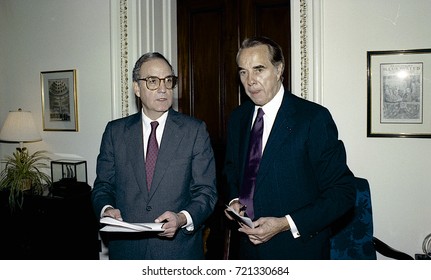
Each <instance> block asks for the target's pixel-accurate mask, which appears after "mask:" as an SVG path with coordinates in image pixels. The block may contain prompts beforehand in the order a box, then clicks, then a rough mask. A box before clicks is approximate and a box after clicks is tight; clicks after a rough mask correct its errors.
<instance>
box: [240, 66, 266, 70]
mask: <svg viewBox="0 0 431 280" xmlns="http://www.w3.org/2000/svg"><path fill="white" fill-rule="evenodd" d="M253 69H254V70H260V69H266V66H264V65H256V66H253ZM241 70H245V69H244V68H242V67H238V71H241Z"/></svg>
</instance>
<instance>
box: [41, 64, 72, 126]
mask: <svg viewBox="0 0 431 280" xmlns="http://www.w3.org/2000/svg"><path fill="white" fill-rule="evenodd" d="M40 82H41V91H42V117H43V130H45V131H78V113H77V112H78V108H77V96H76V70H61V71H47V72H41V73H40Z"/></svg>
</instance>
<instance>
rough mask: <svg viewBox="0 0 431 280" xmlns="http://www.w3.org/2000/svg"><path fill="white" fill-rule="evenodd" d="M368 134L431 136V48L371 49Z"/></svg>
mask: <svg viewBox="0 0 431 280" xmlns="http://www.w3.org/2000/svg"><path fill="white" fill-rule="evenodd" d="M367 95H368V98H367V106H368V112H367V136H368V137H415V138H430V137H431V49H416V50H401V51H369V52H367Z"/></svg>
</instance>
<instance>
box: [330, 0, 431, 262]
mask: <svg viewBox="0 0 431 280" xmlns="http://www.w3.org/2000/svg"><path fill="white" fill-rule="evenodd" d="M322 3H323V5H322V11H323V13H322V14H323V16H322V23H323V29H322V30H323V32H322V43H323V44H322V46H323V49H322V52H323V56H322V57H323V69H322V70H323V95H322V96H323V105H325V106H327V107H328V108H329V109H330V110H331V112H332V114H333V117H334V119H335V121H336V123H337V125H338V128H339V134H340V138H341V139H343V140H344V142H345V145H346V148H347V152H348V162H349V165H350V167H351V169H352V171H353V172H354V173H355V174H356V175H357V176H359V177H364V178H367V179H368V180H369V182H370V185H371V192H372V202H373V211H374V213H373V216H374V227H375V228H374V231H375V236H377V237H379V238H381V239H382V240H384V241H386V242H387V243H389V244H390V245H392V246H394V247H396V248H398V249H400V250H402V251H405V252H407V253H409V254H410V255H414V254H415V253H421V252H422V241H423V239H424V238H425V236H426V235H427V234H429V233H430V232H431V219H430V214H431V203H430V198H431V182H430V181H431V180H430V179H431V177H430V176H431V175H430V168H431V139H400V138H367V137H366V132H367V130H366V129H367V127H366V124H367V123H366V120H367V61H366V53H367V51H379V50H406V49H422V48H431V36H429V35H430V33H429V25H430V19H429V15H430V14H431V1H429V0H414V1H407V0H405V1H393V0H379V1H376V0H364V1H358V0H343V1H340V0H324V1H322ZM425 71H426V70H425ZM425 85H427V86H428V87H427V88H424V91H425V94H427V93H428V94H431V88H430V82H429V81H428V82H425ZM425 96H426V95H425ZM429 109H430V108H425V110H429ZM430 129H431V127H430Z"/></svg>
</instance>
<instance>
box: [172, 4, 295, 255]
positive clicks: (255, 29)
mask: <svg viewBox="0 0 431 280" xmlns="http://www.w3.org/2000/svg"><path fill="white" fill-rule="evenodd" d="M177 20H178V24H177V25H178V76H179V86H178V87H179V89H178V92H179V102H178V106H179V111H181V112H183V113H185V114H189V115H191V116H194V117H196V118H199V119H202V120H204V121H205V123H206V124H207V126H208V131H209V134H210V137H211V141H212V145H213V149H214V152H215V156H216V165H217V176H218V178H217V180H218V190H219V194H220V197H221V198H223V194H224V192H223V180H222V177H221V170H222V167H223V159H224V152H225V141H226V126H227V121H228V119H229V114H230V113H231V112H232V110H233V109H234V108H235V107H237V106H238V105H239V104H241V102H243V101H244V100H245V99H246V98H248V97H247V96H246V95H245V94H244V92H243V90H242V89H241V88H242V86H241V85H240V81H239V78H238V68H237V65H236V60H235V59H236V54H237V51H238V48H239V45H240V43H241V41H242V40H243V39H245V38H247V37H251V36H255V35H261V36H268V37H270V38H272V39H274V40H275V41H277V42H278V43H279V44H280V45H281V46H282V48H283V51H284V55H285V60H286V67H285V73H284V81H285V82H284V85H285V87H286V88H287V89H290V88H291V67H290V53H291V47H290V45H291V36H290V34H291V33H290V0H178V1H177ZM219 207H220V208H221V209H217V210H216V212H215V217H214V219H213V220H212V223H213V229H212V231H213V232H214V231H219V230H220V229H214V227H217V225H221V227H224V225H223V220H224V217H223V215H222V208H224V207H223V204H221V205H219ZM218 214H220V215H218ZM219 216H220V217H219ZM214 224H216V225H215V226H214ZM216 239H217V238H216ZM221 239H222V237H220V239H218V240H215V241H214V243H215V244H216V245H214V248H222V247H223V246H222V245H220V244H218V243H219V242H221ZM219 245H220V246H219ZM218 257H219V254H218V253H215V255H214V257H212V258H218Z"/></svg>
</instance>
